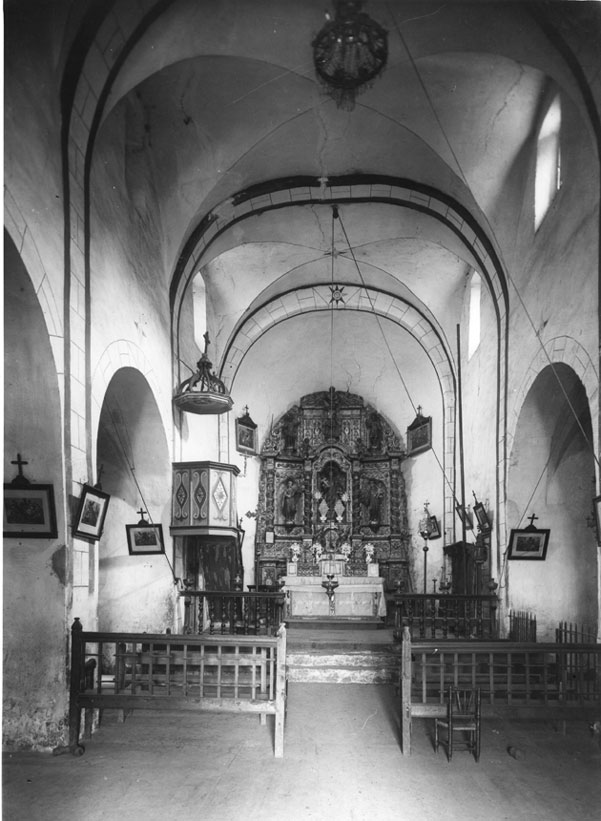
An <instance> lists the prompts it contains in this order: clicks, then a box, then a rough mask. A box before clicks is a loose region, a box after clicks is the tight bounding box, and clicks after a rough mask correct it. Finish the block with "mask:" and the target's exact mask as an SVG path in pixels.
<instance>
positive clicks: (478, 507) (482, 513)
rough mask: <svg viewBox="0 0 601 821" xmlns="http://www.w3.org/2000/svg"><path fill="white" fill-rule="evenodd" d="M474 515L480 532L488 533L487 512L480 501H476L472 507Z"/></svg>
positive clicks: (488, 521)
mask: <svg viewBox="0 0 601 821" xmlns="http://www.w3.org/2000/svg"><path fill="white" fill-rule="evenodd" d="M473 511H474V515H475V517H476V520H477V522H478V527H479V528H480V531H481V532H482V533H490V520H489V518H488V513H487V512H486V508H485V507H484V505H483V504H482V502H476V504H475V505H474V507H473Z"/></svg>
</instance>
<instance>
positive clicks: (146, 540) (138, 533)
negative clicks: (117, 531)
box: [125, 522, 165, 556]
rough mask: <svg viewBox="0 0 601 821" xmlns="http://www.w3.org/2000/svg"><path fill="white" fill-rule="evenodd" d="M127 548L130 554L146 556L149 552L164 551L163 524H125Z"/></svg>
mask: <svg viewBox="0 0 601 821" xmlns="http://www.w3.org/2000/svg"><path fill="white" fill-rule="evenodd" d="M125 531H126V533H127V549H128V550H129V555H130V556H146V555H148V554H150V553H164V552H165V545H164V543H163V526H162V525H153V524H151V523H150V522H144V523H138V524H137V525H125Z"/></svg>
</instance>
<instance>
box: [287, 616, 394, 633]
mask: <svg viewBox="0 0 601 821" xmlns="http://www.w3.org/2000/svg"><path fill="white" fill-rule="evenodd" d="M286 626H287V627H289V628H293V629H296V628H300V629H304V630H310V629H312V630H382V629H384V627H385V624H384V622H383V620H382V618H381V617H380V616H355V617H353V616H296V617H291V618H287V619H286Z"/></svg>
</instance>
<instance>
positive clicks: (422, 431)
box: [407, 416, 432, 456]
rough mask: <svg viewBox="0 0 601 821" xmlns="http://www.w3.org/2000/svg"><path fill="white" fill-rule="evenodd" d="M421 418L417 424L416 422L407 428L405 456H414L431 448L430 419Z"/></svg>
mask: <svg viewBox="0 0 601 821" xmlns="http://www.w3.org/2000/svg"><path fill="white" fill-rule="evenodd" d="M422 418H423V421H420V423H419V424H416V422H417V420H416V421H415V422H413V423H412V424H411V425H409V427H408V428H407V456H415V455H416V454H418V453H423V452H424V451H426V450H429V449H430V448H431V447H432V417H431V416H424V417H422Z"/></svg>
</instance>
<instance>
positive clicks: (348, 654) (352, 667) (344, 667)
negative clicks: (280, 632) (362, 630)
mask: <svg viewBox="0 0 601 821" xmlns="http://www.w3.org/2000/svg"><path fill="white" fill-rule="evenodd" d="M286 662H287V668H288V680H289V681H297V682H303V683H305V684H307V683H316V684H317V683H321V684H328V683H329V684H392V683H394V682H396V681H398V677H399V670H400V656H399V654H398V653H394V652H389V651H388V652H387V651H386V650H382V649H378V650H360V651H352V650H339V649H336V650H333V649H328V648H321V649H311V650H306V649H304V650H292V651H291V652H290V653H288V654H287V657H286Z"/></svg>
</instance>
